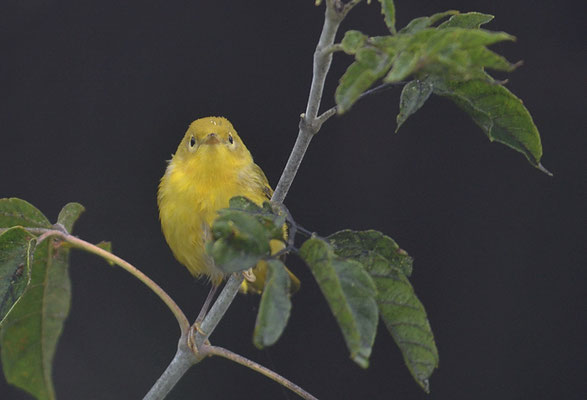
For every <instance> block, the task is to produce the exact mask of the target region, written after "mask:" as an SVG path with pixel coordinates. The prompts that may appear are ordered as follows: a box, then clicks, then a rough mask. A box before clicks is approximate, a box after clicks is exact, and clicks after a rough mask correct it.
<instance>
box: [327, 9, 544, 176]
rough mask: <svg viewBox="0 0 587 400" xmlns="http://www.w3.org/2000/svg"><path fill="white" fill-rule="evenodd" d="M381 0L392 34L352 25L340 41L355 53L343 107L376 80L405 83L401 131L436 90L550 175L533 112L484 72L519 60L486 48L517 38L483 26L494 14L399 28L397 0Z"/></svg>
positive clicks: (340, 98)
mask: <svg viewBox="0 0 587 400" xmlns="http://www.w3.org/2000/svg"><path fill="white" fill-rule="evenodd" d="M380 3H381V4H382V12H383V14H384V20H385V23H386V25H387V27H388V28H389V30H390V34H389V35H387V36H373V37H370V36H368V35H366V34H364V33H362V32H359V31H356V30H350V31H348V32H346V34H345V35H344V38H343V39H342V41H341V43H340V44H339V45H336V46H335V49H336V50H341V51H343V52H345V53H346V54H349V55H351V56H353V57H354V59H355V60H354V62H353V63H352V64H351V65H350V66H349V67H348V69H347V70H346V72H345V73H344V75H343V76H342V77H341V79H340V83H339V85H338V87H337V89H336V93H335V101H336V104H337V111H338V113H339V114H342V113H344V112H346V111H348V110H349V109H350V108H351V107H352V105H353V104H354V103H356V102H357V101H358V100H359V98H361V97H362V95H364V93H365V92H366V91H367V90H368V89H369V88H371V87H372V86H373V85H374V84H375V83H376V82H378V81H379V80H381V81H383V83H384V84H387V85H397V84H402V85H404V87H403V90H402V93H401V98H400V110H399V113H398V115H397V127H396V131H397V130H398V129H399V128H400V127H401V126H402V125H403V124H404V123H405V122H406V121H407V119H408V118H409V117H410V116H411V115H413V114H414V113H415V112H416V111H418V110H419V109H420V108H421V107H422V106H423V105H424V104H425V103H426V101H427V100H428V98H429V97H430V95H431V94H436V95H439V96H442V97H446V98H448V99H450V100H452V101H453V102H454V103H455V104H456V105H457V106H458V107H459V108H461V109H462V110H463V111H465V112H466V113H467V114H469V115H470V116H471V118H472V119H473V121H474V122H475V123H476V124H477V125H478V126H479V127H480V128H481V129H482V130H483V132H484V133H485V134H486V135H487V137H488V138H489V140H490V141H497V142H500V143H502V144H505V145H507V146H508V147H510V148H512V149H514V150H516V151H518V152H520V153H522V154H524V156H525V157H526V158H527V159H528V161H529V162H530V163H531V164H532V165H533V166H535V167H537V168H538V169H540V170H541V171H543V172H546V173H548V174H550V173H549V172H548V171H547V170H546V169H545V168H544V167H543V166H542V165H541V164H540V159H541V157H542V145H541V141H540V135H539V133H538V129H537V128H536V126H535V125H534V122H533V120H532V117H531V115H530V113H529V112H528V110H527V109H526V107H525V106H524V105H523V103H522V101H521V100H520V99H519V98H518V97H516V96H515V95H514V94H513V93H511V92H510V91H509V90H508V89H507V88H505V87H504V86H503V84H504V83H505V82H502V81H498V80H496V79H494V78H493V77H492V76H491V75H489V74H488V72H487V70H488V69H490V70H494V71H503V72H511V71H513V70H514V69H515V68H516V67H517V66H519V65H520V64H521V63H515V64H514V63H510V62H509V61H508V60H507V59H506V58H505V57H503V56H501V55H499V54H497V53H495V52H494V51H492V50H490V49H489V48H488V46H490V45H492V44H495V43H498V42H503V41H513V40H514V39H515V38H514V37H513V36H511V35H509V34H507V33H505V32H494V31H490V30H485V29H482V28H481V25H484V24H486V23H488V22H490V21H491V20H492V19H493V16H492V15H488V14H482V13H478V12H469V13H464V14H461V13H459V12H458V11H454V10H451V11H446V12H441V13H437V14H434V15H431V16H427V17H419V18H415V19H414V20H412V21H410V22H409V23H408V24H407V25H406V26H405V27H403V28H402V29H400V30H396V26H395V6H394V5H393V1H391V0H380ZM447 18H448V19H447ZM443 20H444V21H443ZM441 21H443V22H441ZM439 22H441V23H439ZM406 80H408V81H406Z"/></svg>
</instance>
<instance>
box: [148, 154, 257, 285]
mask: <svg viewBox="0 0 587 400" xmlns="http://www.w3.org/2000/svg"><path fill="white" fill-rule="evenodd" d="M213 150H215V149H212V150H210V152H209V153H210V154H207V153H203V154H201V155H200V157H198V158H195V157H194V158H191V159H184V160H182V159H179V158H178V159H175V157H174V159H173V160H172V161H171V162H170V164H169V165H168V167H167V170H166V172H165V175H164V176H163V178H162V180H161V184H160V188H159V196H158V198H159V210H160V219H161V227H162V229H163V234H164V235H165V238H166V239H167V243H168V244H169V247H170V248H171V250H172V252H173V254H174V255H175V257H176V258H177V260H178V261H179V262H180V263H182V264H183V265H185V266H186V267H187V268H188V269H189V271H190V272H191V273H192V274H193V275H195V276H199V275H209V276H210V279H211V280H212V282H214V283H216V284H218V283H219V282H220V280H221V279H222V272H221V271H220V270H219V269H218V268H217V267H215V266H214V263H213V262H212V260H211V259H209V257H208V256H207V255H206V253H205V241H206V240H207V239H208V238H209V235H210V226H211V225H212V222H213V221H214V219H215V218H216V217H217V211H218V210H220V209H222V208H226V207H228V205H229V200H230V199H231V198H232V197H234V196H237V195H243V196H246V197H248V198H250V199H251V200H253V201H254V202H256V203H259V204H260V203H262V202H263V201H264V200H266V198H265V197H264V196H263V193H262V192H259V190H256V191H255V190H251V185H250V182H249V179H248V178H247V177H248V175H249V174H250V173H252V170H251V168H250V166H248V165H240V163H238V162H230V161H229V160H224V161H226V163H228V164H229V165H226V163H225V164H224V165H218V160H217V158H218V156H219V155H218V154H216V153H214V152H213ZM251 163H252V161H251Z"/></svg>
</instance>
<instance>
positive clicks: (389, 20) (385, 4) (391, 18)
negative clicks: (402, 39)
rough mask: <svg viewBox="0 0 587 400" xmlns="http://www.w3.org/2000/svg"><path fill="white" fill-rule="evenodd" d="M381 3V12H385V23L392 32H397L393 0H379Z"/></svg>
mask: <svg viewBox="0 0 587 400" xmlns="http://www.w3.org/2000/svg"><path fill="white" fill-rule="evenodd" d="M379 2H380V3H381V13H382V14H383V17H384V20H385V25H387V27H388V28H389V30H390V32H391V33H393V34H395V33H396V29H395V4H394V3H393V0H379Z"/></svg>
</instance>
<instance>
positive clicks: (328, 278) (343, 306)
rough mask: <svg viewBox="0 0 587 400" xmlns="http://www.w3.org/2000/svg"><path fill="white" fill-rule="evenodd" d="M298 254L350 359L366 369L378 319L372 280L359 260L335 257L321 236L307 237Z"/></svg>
mask: <svg viewBox="0 0 587 400" xmlns="http://www.w3.org/2000/svg"><path fill="white" fill-rule="evenodd" d="M299 254H300V257H302V258H303V259H304V261H305V262H306V264H308V266H309V267H310V270H311V271H312V274H313V275H314V278H315V279H316V282H317V283H318V286H320V290H321V291H322V294H323V295H324V297H325V298H326V301H327V302H328V305H329V306H330V310H331V311H332V313H333V314H334V317H335V318H336V321H337V322H338V325H339V327H340V329H341V331H342V334H343V336H344V339H345V342H346V345H347V347H348V349H349V351H350V353H351V358H352V359H353V361H355V362H356V363H357V364H358V365H359V366H361V367H363V368H367V366H368V365H369V356H370V355H371V349H372V347H373V341H374V340H375V334H376V331H377V322H378V321H377V320H378V311H377V304H376V303H375V286H374V284H373V280H372V279H371V278H370V277H369V275H368V274H367V273H366V272H365V270H364V269H363V267H362V265H361V264H360V263H358V262H357V261H353V260H346V259H344V258H340V257H337V256H336V255H335V254H334V251H333V249H332V247H331V246H330V244H328V243H327V242H326V241H324V240H322V239H319V238H316V237H312V238H310V239H308V240H307V241H306V242H304V244H303V245H302V247H301V249H300V253H299Z"/></svg>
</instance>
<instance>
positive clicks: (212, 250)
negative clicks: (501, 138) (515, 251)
mask: <svg viewBox="0 0 587 400" xmlns="http://www.w3.org/2000/svg"><path fill="white" fill-rule="evenodd" d="M286 221H287V223H288V224H289V226H290V233H291V234H295V232H299V231H305V229H303V228H302V227H300V226H298V225H297V224H296V222H295V221H294V220H293V219H292V218H291V217H290V216H289V213H287V212H286V211H285V210H284V209H283V207H275V208H273V207H272V206H271V205H270V204H269V203H265V204H264V205H263V207H259V206H257V205H255V204H254V203H253V202H251V201H250V200H248V199H246V198H244V197H234V198H233V199H232V200H231V201H230V207H229V208H227V209H224V210H221V211H220V212H219V217H218V219H217V220H216V221H215V223H214V225H213V227H212V232H213V238H212V241H211V242H210V243H209V244H208V246H207V249H208V254H209V255H210V256H211V257H213V259H214V260H215V262H216V264H217V265H218V266H220V267H221V268H223V269H224V270H225V271H227V272H235V271H239V270H246V269H248V268H251V267H252V266H254V265H255V264H256V263H257V262H259V261H263V260H268V275H267V279H266V284H265V289H264V291H263V294H262V297H261V303H260V307H259V311H258V314H257V321H256V325H255V330H254V333H253V342H254V343H255V345H256V346H257V347H259V348H262V347H265V346H270V345H272V344H274V343H275V342H276V341H277V340H278V338H279V336H280V335H281V333H282V332H283V330H284V328H285V326H286V324H287V320H288V318H289V314H290V311H291V307H292V306H291V299H290V290H289V285H290V279H289V277H288V274H287V271H286V269H285V266H284V265H283V263H282V262H281V261H280V260H279V259H278V258H277V257H276V256H275V255H273V256H272V255H271V254H270V250H269V241H270V240H274V239H281V240H284V238H283V224H284V223H285V222H286ZM293 240H294V238H293V237H292V236H291V235H290V238H289V241H288V243H290V245H289V246H288V249H289V250H290V252H291V253H293V254H296V255H298V256H299V257H300V258H301V259H302V260H304V262H305V263H306V264H307V265H308V267H309V268H310V270H311V272H312V274H313V275H314V278H315V279H316V282H317V283H318V286H319V287H320V290H321V291H322V294H323V295H324V298H325V300H326V302H327V303H328V305H329V307H330V310H331V311H332V314H333V315H334V317H335V319H336V321H337V322H338V325H339V327H340V330H341V333H342V335H343V337H344V339H345V343H346V345H347V348H348V350H349V352H350V357H351V359H352V360H353V361H355V362H356V363H357V364H358V365H359V366H361V367H363V368H366V367H368V365H369V357H370V355H371V351H372V347H373V343H374V341H375V334H376V332H377V324H378V321H379V318H380V317H381V319H382V320H383V322H384V323H385V326H386V327H387V329H388V331H389V332H390V333H391V335H392V337H393V339H394V340H395V342H396V344H397V345H398V346H399V348H400V350H401V352H402V354H403V357H404V360H405V362H406V365H407V366H408V369H409V370H410V372H411V373H412V376H413V377H414V379H415V380H416V381H417V382H418V383H419V384H420V385H421V386H422V387H423V388H424V390H426V391H428V390H429V385H428V379H429V377H430V375H431V374H432V372H433V370H434V369H435V368H436V367H437V366H438V350H437V348H436V344H435V342H434V337H433V334H432V330H431V328H430V324H429V323H428V319H427V316H426V311H425V310H424V307H423V305H422V304H421V303H420V301H419V300H418V298H417V297H416V294H415V293H414V290H413V288H412V285H411V284H410V282H409V279H408V278H409V276H410V275H411V273H412V259H411V257H409V256H408V254H407V253H406V252H405V251H404V250H402V249H401V248H400V247H399V246H398V245H397V243H396V242H395V241H394V240H393V239H391V238H389V237H388V236H385V235H384V234H382V233H381V232H377V231H373V230H369V231H351V230H343V231H340V232H336V233H334V234H332V235H330V236H329V237H327V238H321V237H319V236H317V235H315V234H314V235H311V237H309V238H308V239H307V240H305V241H304V242H303V244H302V245H301V247H300V248H299V249H298V248H295V247H293V245H291V243H293ZM219 249H222V250H219ZM239 265H240V267H238V268H236V266H239ZM227 266H228V267H227Z"/></svg>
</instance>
